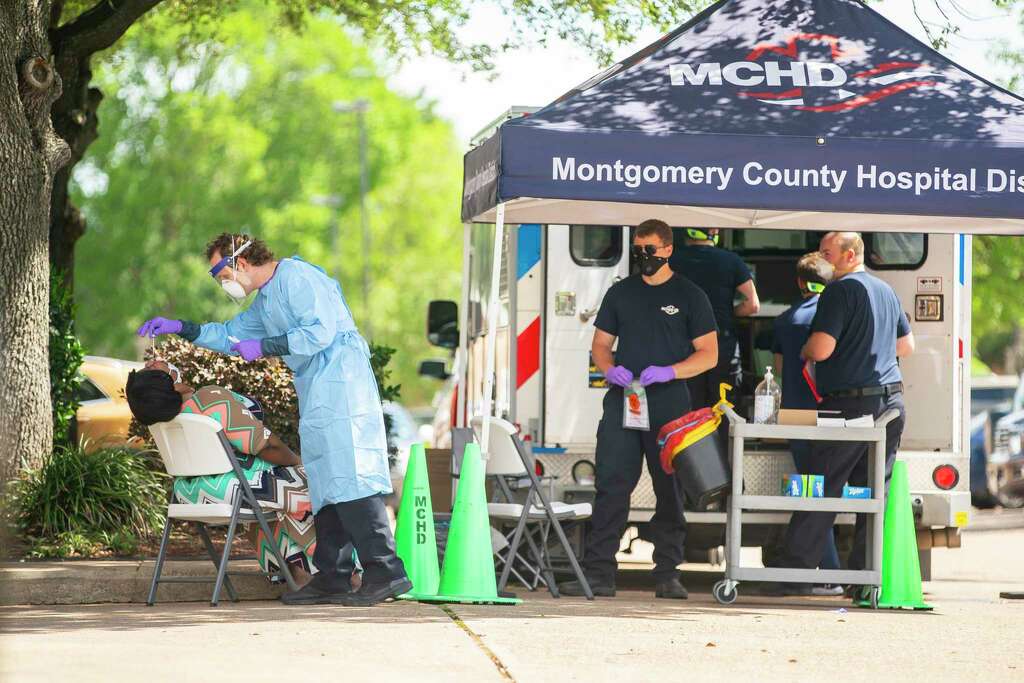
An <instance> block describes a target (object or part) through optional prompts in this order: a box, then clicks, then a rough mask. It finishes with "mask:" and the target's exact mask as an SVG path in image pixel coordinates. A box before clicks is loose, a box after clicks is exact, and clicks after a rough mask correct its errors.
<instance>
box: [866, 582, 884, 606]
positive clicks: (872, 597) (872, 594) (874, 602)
mask: <svg viewBox="0 0 1024 683" xmlns="http://www.w3.org/2000/svg"><path fill="white" fill-rule="evenodd" d="M881 592H882V589H881V588H879V587H878V586H875V587H873V588H872V589H871V590H870V591H869V592H868V600H869V601H870V602H871V609H878V598H879V596H880V594H881Z"/></svg>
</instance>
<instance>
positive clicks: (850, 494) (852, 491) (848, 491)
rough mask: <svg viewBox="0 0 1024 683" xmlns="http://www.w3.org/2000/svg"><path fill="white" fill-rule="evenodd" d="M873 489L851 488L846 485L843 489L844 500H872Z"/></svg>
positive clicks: (863, 487) (864, 487) (865, 487)
mask: <svg viewBox="0 0 1024 683" xmlns="http://www.w3.org/2000/svg"><path fill="white" fill-rule="evenodd" d="M870 497H871V487H870V486H850V485H846V486H844V487H843V498H870Z"/></svg>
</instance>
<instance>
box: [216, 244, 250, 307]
mask: <svg viewBox="0 0 1024 683" xmlns="http://www.w3.org/2000/svg"><path fill="white" fill-rule="evenodd" d="M250 244H252V240H249V241H248V242H246V243H245V244H243V245H242V246H240V247H238V249H235V250H234V251H233V252H231V255H230V256H225V257H224V258H222V259H221V260H220V261H217V263H216V265H214V266H213V268H210V276H211V277H212V278H213V279H215V280H216V279H217V274H218V273H220V272H221V271H222V270H224V269H225V268H231V279H230V280H228V279H223V280H220V287H221V289H222V290H224V293H225V294H227V295H228V297H230V298H231V300H232V301H234V302H235V303H236V304H241V303H242V302H243V301H245V297H246V293H245V288H244V287H242V285H241V283H240V282H238V276H237V275H236V274H235V264H236V259H237V258H238V256H239V255H240V254H241V253H242V252H244V251H245V250H246V249H248V248H249V245H250ZM232 246H234V245H233V244H232Z"/></svg>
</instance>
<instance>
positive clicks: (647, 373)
mask: <svg viewBox="0 0 1024 683" xmlns="http://www.w3.org/2000/svg"><path fill="white" fill-rule="evenodd" d="M675 378H676V371H675V369H674V368H673V367H672V366H671V365H649V366H647V367H646V368H644V371H643V372H641V373H640V386H642V387H649V386H651V385H652V384H661V383H662V382H671V381H672V380H674V379H675Z"/></svg>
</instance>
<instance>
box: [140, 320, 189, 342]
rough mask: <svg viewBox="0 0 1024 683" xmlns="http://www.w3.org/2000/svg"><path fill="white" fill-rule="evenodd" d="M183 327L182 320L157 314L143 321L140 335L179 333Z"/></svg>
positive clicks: (155, 335) (157, 335)
mask: <svg viewBox="0 0 1024 683" xmlns="http://www.w3.org/2000/svg"><path fill="white" fill-rule="evenodd" d="M181 328H182V324H181V321H180V320H171V319H170V318H162V317H159V316H157V317H156V318H153V319H152V320H147V321H146V322H144V323H142V327H140V328H139V336H140V337H159V336H160V335H161V334H178V333H179V332H181Z"/></svg>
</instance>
